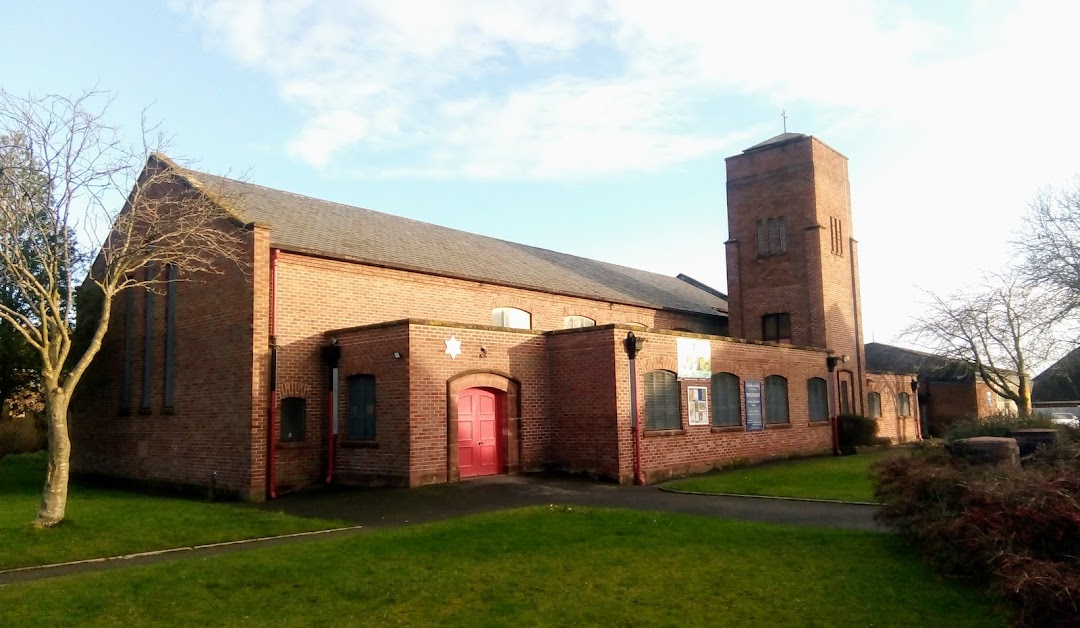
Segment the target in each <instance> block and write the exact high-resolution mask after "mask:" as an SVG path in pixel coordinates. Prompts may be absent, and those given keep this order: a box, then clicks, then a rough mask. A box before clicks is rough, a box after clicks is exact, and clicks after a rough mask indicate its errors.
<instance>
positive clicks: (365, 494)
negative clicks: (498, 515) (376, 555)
mask: <svg viewBox="0 0 1080 628" xmlns="http://www.w3.org/2000/svg"><path fill="white" fill-rule="evenodd" d="M544 504H572V505H581V506H608V507H612V508H633V509H637V510H656V511H663V512H680V513H686V514H691V515H703V516H708V517H725V518H729V519H742V520H746V521H760V522H771V523H786V524H790V525H806V526H826V527H836V528H845V529H849V530H872V531H882V532H883V531H885V530H884V529H883V528H881V527H879V526H878V525H877V524H876V523H875V522H874V512H875V511H876V510H877V507H876V506H867V505H859V504H842V503H827V502H809V501H797V500H778V499H762V498H755V497H719V496H713V495H687V494H683V493H671V492H667V491H664V490H661V489H660V488H659V487H657V486H620V485H617V484H603V483H598V482H591V481H587V480H581V479H576V478H562V477H550V476H533V475H520V476H506V475H495V476H489V477H486V478H477V479H474V480H466V481H464V482H455V483H450V484H437V485H433V486H425V487H422V488H413V489H396V488H394V489H355V488H354V489H346V488H332V489H327V490H323V491H313V492H309V493H304V494H300V495H296V496H290V497H286V498H284V499H280V500H278V501H275V502H266V503H263V504H258V505H256V506H255V507H256V508H263V509H266V510H281V511H284V512H286V513H289V514H293V515H299V516H302V517H326V518H331V519H342V520H345V521H348V522H350V523H354V524H359V525H362V526H365V527H366V528H381V527H392V526H400V525H407V524H412V523H421V522H425V521H436V520H439V519H449V518H452V517H461V516H464V515H470V514H475V513H480V512H489V511H492V510H503V509H506V508H518V507H521V506H535V505H544Z"/></svg>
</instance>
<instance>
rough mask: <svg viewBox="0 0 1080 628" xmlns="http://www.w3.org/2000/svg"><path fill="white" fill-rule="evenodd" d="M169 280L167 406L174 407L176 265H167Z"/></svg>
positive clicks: (166, 344)
mask: <svg viewBox="0 0 1080 628" xmlns="http://www.w3.org/2000/svg"><path fill="white" fill-rule="evenodd" d="M166 277H167V278H168V280H169V283H168V286H167V287H166V289H165V290H166V292H165V393H164V397H165V401H164V405H165V407H166V408H171V407H173V393H174V392H175V390H176V388H175V386H174V384H175V381H174V380H175V375H176V266H174V265H172V264H169V265H168V266H167V267H166Z"/></svg>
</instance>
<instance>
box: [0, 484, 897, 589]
mask: <svg viewBox="0 0 1080 628" xmlns="http://www.w3.org/2000/svg"><path fill="white" fill-rule="evenodd" d="M547 504H559V505H572V506H603V507H610V508H632V509H635V510H647V511H658V512H677V513H684V514H690V515H701V516H706V517H723V518H728V519H741V520H744V521H756V522H767V523H783V524H788V525H799V526H822V527H833V528H844V529H848V530H866V531H876V532H884V531H885V529H884V528H881V527H880V526H878V525H877V524H876V523H875V522H874V512H875V511H876V510H877V507H876V506H870V505H861V504H844V503H830V502H811V501H798V500H782V499H768V498H755V497H734V496H732V497H728V496H724V497H721V496H711V495H689V494H683V493H671V492H668V491H664V490H661V489H660V488H659V487H656V486H618V485H615V484H601V483H597V482H591V481H587V480H580V479H575V478H562V477H550V476H534V475H524V476H503V475H499V476H490V477H486V478H477V479H474V480H467V481H464V482H457V483H453V484H439V485H434V486H426V487H423V488H415V489H356V488H352V489H350V488H337V487H334V488H327V489H325V490H319V491H312V492H308V493H300V494H297V495H287V496H285V497H283V498H281V499H278V500H276V501H273V502H266V503H262V504H252V505H251V507H252V508H258V509H262V510H272V511H282V512H285V513H288V514H292V515H297V516H300V517H320V518H326V519H339V520H343V521H347V522H349V523H350V524H352V527H349V528H343V529H340V530H335V531H330V532H315V533H311V534H294V535H288V536H283V537H273V538H268V539H255V540H252V541H241V542H233V543H221V544H214V545H204V546H196V547H185V548H176V549H171V550H163V551H159V552H147V553H143V554H137V555H132V556H123V557H113V558H109V559H96V560H89V561H80V562H77V563H69V564H64V565H51V566H43V567H35V568H29V569H16V570H8V571H0V586H4V585H8V584H15V583H18V582H27V581H31V580H41V579H46V578H55V577H58V576H65V575H71V574H77V573H89V572H96V571H105V570H109V569H118V568H124V567H130V566H135V565H146V564H154V563H159V562H164V561H170V560H181V559H190V558H205V557H209V556H216V555H220V554H226V553H232V552H238V551H246V550H251V549H259V548H264V547H274V546H278V545H284V544H291V543H298V542H303V541H306V540H311V539H325V538H331V537H340V536H346V535H350V534H357V533H360V532H362V531H367V530H377V529H380V528H392V527H398V526H404V525H412V524H416V523H424V522H428V521H438V520H442V519H452V518H455V517H462V516H465V515H472V514H478V513H484V512H491V511H496V510H506V509H509V508H520V507H524V506H540V505H547Z"/></svg>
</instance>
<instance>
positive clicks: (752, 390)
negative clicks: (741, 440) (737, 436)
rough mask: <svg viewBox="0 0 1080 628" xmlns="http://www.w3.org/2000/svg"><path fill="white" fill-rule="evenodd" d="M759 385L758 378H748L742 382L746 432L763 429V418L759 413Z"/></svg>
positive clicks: (760, 383) (760, 382)
mask: <svg viewBox="0 0 1080 628" xmlns="http://www.w3.org/2000/svg"><path fill="white" fill-rule="evenodd" d="M761 385H762V381H761V380H760V379H748V380H746V381H744V382H743V397H744V398H745V401H746V431H747V432H760V431H761V430H763V429H765V419H764V417H763V416H762V414H761Z"/></svg>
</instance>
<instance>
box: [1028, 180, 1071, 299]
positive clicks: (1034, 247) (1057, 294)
mask: <svg viewBox="0 0 1080 628" xmlns="http://www.w3.org/2000/svg"><path fill="white" fill-rule="evenodd" d="M1015 244H1016V245H1017V246H1018V247H1019V248H1020V250H1021V252H1022V253H1023V265H1022V267H1021V272H1022V274H1023V275H1024V276H1025V277H1026V279H1027V281H1028V283H1029V284H1031V285H1037V286H1040V287H1041V288H1042V289H1044V290H1047V291H1049V292H1050V293H1051V294H1052V295H1053V296H1054V299H1053V303H1052V305H1053V306H1054V307H1055V308H1056V309H1057V310H1059V311H1060V312H1061V313H1063V314H1068V313H1072V312H1075V311H1077V310H1080V176H1077V177H1076V178H1075V179H1074V180H1073V183H1072V185H1071V186H1067V187H1063V188H1060V189H1054V188H1046V189H1044V190H1042V191H1041V192H1040V193H1039V194H1038V195H1037V196H1036V197H1035V199H1034V200H1033V201H1032V202H1031V204H1030V206H1029V209H1028V220H1027V223H1026V225H1025V229H1024V232H1023V233H1022V234H1021V236H1020V238H1019V239H1018V240H1017V241H1016V242H1015Z"/></svg>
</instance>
